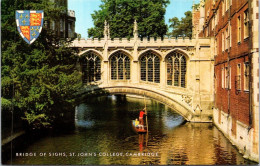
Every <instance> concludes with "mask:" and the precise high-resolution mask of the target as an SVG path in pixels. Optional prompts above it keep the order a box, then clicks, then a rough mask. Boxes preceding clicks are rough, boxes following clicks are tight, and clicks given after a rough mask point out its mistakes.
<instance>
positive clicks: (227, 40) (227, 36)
mask: <svg viewBox="0 0 260 166" xmlns="http://www.w3.org/2000/svg"><path fill="white" fill-rule="evenodd" d="M225 33H226V35H225V37H226V43H225V49H226V50H227V49H228V47H229V35H228V27H227V28H226V31H225Z"/></svg>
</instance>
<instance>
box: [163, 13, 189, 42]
mask: <svg viewBox="0 0 260 166" xmlns="http://www.w3.org/2000/svg"><path fill="white" fill-rule="evenodd" d="M184 14H185V17H182V18H181V20H179V19H178V18H177V17H173V18H171V19H169V22H170V23H171V24H170V26H169V27H170V28H172V29H173V30H172V32H169V33H168V35H169V36H174V37H180V36H182V37H190V38H191V37H192V13H191V11H187V12H185V13H184Z"/></svg>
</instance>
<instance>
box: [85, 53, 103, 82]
mask: <svg viewBox="0 0 260 166" xmlns="http://www.w3.org/2000/svg"><path fill="white" fill-rule="evenodd" d="M82 57H83V59H82V74H83V76H82V81H83V83H89V82H93V81H98V80H100V79H101V70H100V69H101V68H100V67H101V60H100V58H99V57H98V55H97V54H96V53H94V52H93V51H89V52H87V53H86V54H84V55H83V56H82Z"/></svg>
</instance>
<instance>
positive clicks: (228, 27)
mask: <svg viewBox="0 0 260 166" xmlns="http://www.w3.org/2000/svg"><path fill="white" fill-rule="evenodd" d="M258 6H259V1H258V0H239V1H237V0H205V1H201V2H200V8H199V9H198V10H196V9H193V13H194V18H195V19H200V20H199V21H198V20H197V22H199V24H197V25H195V27H194V28H193V30H194V33H195V34H194V35H196V34H197V35H199V36H200V37H207V38H208V37H209V38H213V39H212V40H213V41H214V42H213V43H214V44H213V45H211V47H213V48H214V57H215V58H214V59H215V65H214V66H215V67H214V89H215V91H214V92H215V108H214V111H213V117H214V123H215V125H216V126H217V127H218V128H219V129H220V130H221V131H222V132H223V133H224V134H225V136H226V137H227V138H228V139H230V141H231V142H232V143H233V144H235V145H236V146H237V147H238V149H239V151H240V152H241V153H243V154H244V157H245V158H249V159H251V160H255V161H259V149H258V146H259V72H258V71H259V67H258V66H259V46H258V44H259V41H258V24H259V23H258ZM194 22H196V20H194ZM202 22H203V24H201V23H202Z"/></svg>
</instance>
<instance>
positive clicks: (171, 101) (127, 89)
mask: <svg viewBox="0 0 260 166" xmlns="http://www.w3.org/2000/svg"><path fill="white" fill-rule="evenodd" d="M89 91H90V92H91V93H93V91H96V92H98V91H102V92H105V94H106V95H107V94H133V95H139V96H146V97H148V98H151V99H153V100H156V101H158V102H160V103H162V104H164V105H166V106H168V107H169V108H171V109H172V110H174V111H176V112H177V113H179V114H180V115H181V116H183V118H184V119H185V120H187V121H194V117H195V113H194V111H193V110H192V108H191V107H189V106H187V105H185V104H184V103H182V101H180V100H178V98H174V97H173V96H171V95H169V94H166V93H161V92H159V91H156V90H152V89H150V88H143V87H134V86H106V87H99V88H95V89H91V90H89ZM100 94H101V93H100Z"/></svg>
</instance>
